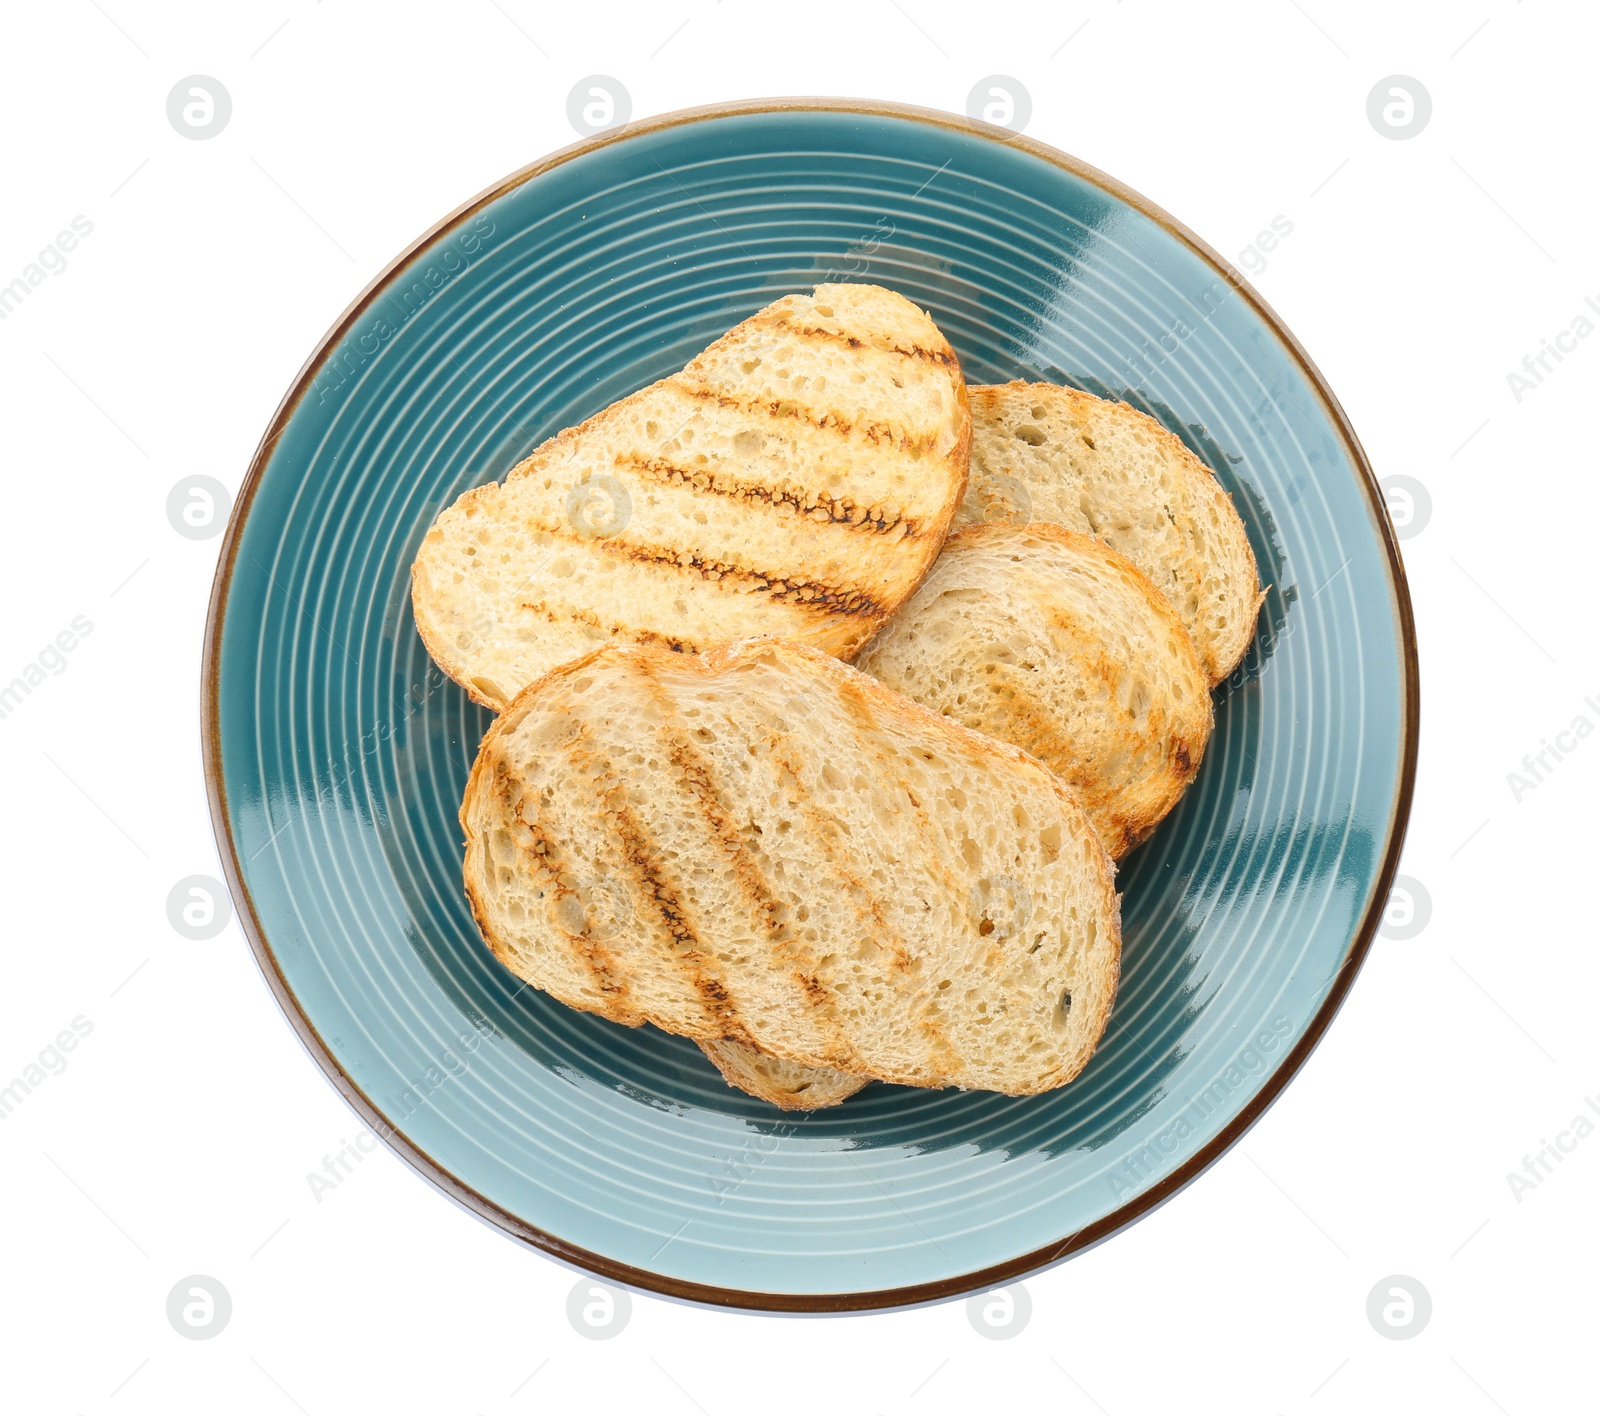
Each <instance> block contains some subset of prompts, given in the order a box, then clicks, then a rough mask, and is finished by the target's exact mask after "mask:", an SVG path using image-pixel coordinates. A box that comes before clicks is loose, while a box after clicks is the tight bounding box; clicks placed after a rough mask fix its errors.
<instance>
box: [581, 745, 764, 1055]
mask: <svg viewBox="0 0 1600 1416" xmlns="http://www.w3.org/2000/svg"><path fill="white" fill-rule="evenodd" d="M567 757H568V759H569V760H570V761H571V762H572V764H573V765H574V766H575V767H577V768H578V770H579V771H580V772H582V773H583V775H584V776H585V777H587V778H588V779H589V780H590V781H591V782H593V783H594V784H595V786H596V788H597V792H598V795H599V797H600V800H601V802H602V804H603V810H602V813H601V814H602V815H603V816H604V818H605V820H606V823H607V825H608V826H609V827H610V828H611V834H612V838H613V840H614V841H615V843H616V845H617V848H618V851H619V853H620V854H621V856H622V860H623V864H624V865H625V866H626V867H627V868H628V870H629V872H630V880H629V884H630V885H632V886H633V887H634V888H633V890H632V891H630V894H634V895H637V896H642V897H643V898H644V899H645V900H647V901H648V902H649V904H650V905H651V906H652V907H653V908H654V910H655V913H656V915H657V917H658V919H659V921H660V923H661V927H662V928H663V929H664V930H665V931H666V932H667V935H668V936H669V937H670V939H671V940H672V946H673V947H672V948H671V950H670V951H669V957H670V958H671V959H672V960H673V962H674V963H676V964H677V966H678V970H679V972H680V973H681V974H682V975H683V976H684V977H685V978H686V979H687V980H688V982H689V985H690V987H691V988H692V989H693V990H694V992H695V994H696V995H697V997H698V998H699V1000H700V1005H701V1010H702V1012H703V1013H705V1014H706V1016H707V1018H708V1020H709V1025H710V1028H711V1030H712V1031H713V1032H714V1033H715V1034H716V1035H717V1036H723V1037H734V1038H738V1039H740V1040H741V1041H743V1040H745V1039H746V1038H747V1034H746V1033H745V1031H744V1028H743V1026H742V1025H740V1024H739V1022H738V1015H737V1012H736V1010H735V1009H734V1008H733V1007H732V1005H731V1003H730V1001H729V998H728V991H727V988H726V987H725V986H724V984H723V982H722V979H721V977H720V975H719V973H718V971H717V969H716V966H715V965H714V964H713V963H712V961H711V960H710V958H709V957H708V956H707V953H706V951H705V949H704V948H703V947H702V946H701V943H700V937H699V935H698V934H696V933H695V930H694V925H693V924H692V923H691V922H690V919H689V914H688V911H687V910H686V909H685V907H684V904H683V901H682V899H681V898H680V897H679V895H678V892H677V891H676V890H675V889H674V888H673V886H672V883H671V882H670V881H669V880H668V879H667V877H666V875H665V873H664V872H663V871H662V869H661V868H660V865H659V864H658V862H659V861H660V859H661V852H660V848H659V847H658V846H657V845H656V843H655V842H654V841H653V840H652V839H651V838H650V835H649V833H648V832H647V831H646V830H645V829H644V824H643V823H642V822H641V821H640V820H639V818H638V816H637V815H636V814H635V813H634V810H633V808H632V807H631V806H629V805H628V799H627V788H626V787H625V786H624V785H623V784H622V783H621V782H619V781H617V780H616V778H614V777H613V776H612V775H611V774H610V772H609V771H608V770H607V767H606V766H605V765H604V764H602V763H601V762H600V761H599V760H598V758H597V757H595V756H594V755H593V754H591V753H588V752H584V751H581V750H579V749H578V748H577V746H576V745H569V746H568V748H567ZM652 1021H654V1019H652Z"/></svg>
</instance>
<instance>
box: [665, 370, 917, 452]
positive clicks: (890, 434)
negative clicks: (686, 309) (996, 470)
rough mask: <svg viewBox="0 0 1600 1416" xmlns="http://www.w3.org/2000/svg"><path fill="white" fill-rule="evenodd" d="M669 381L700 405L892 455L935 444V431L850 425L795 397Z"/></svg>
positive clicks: (872, 424) (850, 423)
mask: <svg viewBox="0 0 1600 1416" xmlns="http://www.w3.org/2000/svg"><path fill="white" fill-rule="evenodd" d="M685 372H686V373H687V372H688V371H687V370H685ZM671 382H672V385H673V387H674V388H676V389H677V390H678V391H679V392H680V393H684V394H687V395H688V396H689V397H690V398H697V399H699V400H700V401H701V402H703V403H714V404H716V405H717V407H718V408H735V409H738V410H739V411H740V412H741V413H743V414H745V415H746V416H747V417H749V418H750V419H752V420H753V421H760V420H763V419H765V420H776V419H779V418H789V419H794V420H796V421H798V422H802V423H805V424H807V425H808V426H809V427H812V428H815V429H816V430H817V431H818V432H821V433H834V434H837V435H838V436H839V437H841V438H852V437H860V438H864V439H866V441H867V442H869V443H871V444H872V445H873V446H874V447H891V448H893V449H894V450H895V451H896V452H904V453H908V454H909V455H910V456H912V457H921V456H923V455H925V454H926V453H929V452H932V451H933V449H934V448H935V447H937V446H938V444H939V437H940V434H939V433H938V432H937V431H935V432H931V433H928V434H927V435H926V436H924V437H916V436H914V435H913V434H911V433H908V432H907V431H906V430H905V429H904V428H897V427H895V425H894V424H893V423H884V422H876V421H874V422H859V423H852V422H849V421H848V420H847V419H845V418H842V417H840V416H839V414H837V413H830V412H823V411H820V410H818V409H816V408H813V407H812V406H811V405H810V404H808V403H802V402H801V401H800V400H799V399H797V398H770V399H751V398H739V397H736V396H735V395H733V394H730V393H723V392H722V391H721V390H720V389H715V388H710V387H708V386H706V385H705V384H693V383H689V382H687V381H686V380H684V379H681V378H676V379H673V380H672V381H671Z"/></svg>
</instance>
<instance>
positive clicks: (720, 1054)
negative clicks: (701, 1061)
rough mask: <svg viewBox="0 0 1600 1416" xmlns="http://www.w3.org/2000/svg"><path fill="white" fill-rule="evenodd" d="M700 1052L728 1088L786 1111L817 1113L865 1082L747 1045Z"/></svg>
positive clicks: (725, 1044) (720, 1044)
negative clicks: (715, 1067)
mask: <svg viewBox="0 0 1600 1416" xmlns="http://www.w3.org/2000/svg"><path fill="white" fill-rule="evenodd" d="M700 1050H701V1051H702V1052H704V1053H705V1055H706V1056H707V1057H709V1058H710V1059H711V1060H712V1061H713V1062H714V1063H716V1065H717V1070H718V1071H719V1072H721V1073H722V1075H723V1077H724V1079H725V1080H726V1081H727V1083H728V1085H729V1086H730V1087H738V1088H739V1090H740V1091H747V1092H749V1093H750V1095H751V1096H755V1097H760V1098H761V1100H762V1101H770V1102H771V1103H772V1104H773V1105H774V1106H781V1107H782V1108H783V1109H784V1110H785V1111H818V1110H820V1109H821V1108H822V1107H824V1106H837V1105H838V1104H839V1103H840V1102H841V1101H848V1100H849V1099H850V1098H851V1097H853V1096H854V1095H855V1094H856V1093H857V1092H858V1091H860V1090H861V1088H862V1087H864V1086H866V1084H867V1082H868V1080H869V1079H868V1078H866V1077H857V1076H852V1075H851V1074H850V1073H849V1072H840V1071H836V1070H835V1069H834V1068H832V1067H807V1066H806V1065H805V1063H803V1062H790V1061H789V1060H788V1059H786V1058H783V1057H769V1056H767V1055H766V1053H764V1052H757V1051H756V1050H755V1048H753V1047H751V1046H750V1045H749V1044H748V1043H743V1042H731V1041H729V1040H728V1039H727V1038H720V1039H718V1040H717V1041H716V1042H702V1043H701V1044H700Z"/></svg>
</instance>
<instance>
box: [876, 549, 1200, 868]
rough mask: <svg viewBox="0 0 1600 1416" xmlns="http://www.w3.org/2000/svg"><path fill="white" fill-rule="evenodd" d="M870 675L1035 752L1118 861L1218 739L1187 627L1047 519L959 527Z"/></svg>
mask: <svg viewBox="0 0 1600 1416" xmlns="http://www.w3.org/2000/svg"><path fill="white" fill-rule="evenodd" d="M857 662H858V664H859V666H860V667H861V668H862V669H864V670H865V671H866V672H868V673H870V674H872V675H873V676H874V677H875V678H877V679H879V680H881V681H882V682H883V683H885V684H887V685H888V686H889V687H890V688H892V689H894V690H895V691H896V692H897V693H903V694H905V695H906V697H908V698H913V699H915V700H916V701H917V702H918V703H922V704H925V705H926V706H927V707H929V708H935V709H937V710H938V711H939V712H941V713H946V714H948V715H949V716H950V717H952V718H954V719H955V720H956V721H957V722H959V723H964V724H965V725H966V726H967V727H969V728H974V729H976V730H977V731H979V732H985V733H989V734H990V735H992V736H994V737H997V738H1001V739H1002V740H1004V741H1006V742H1011V743H1015V744H1016V745H1017V746H1018V747H1020V748H1023V749H1025V750H1026V751H1028V752H1031V753H1032V754H1033V755H1034V756H1035V757H1037V758H1038V759H1039V760H1040V761H1041V762H1043V763H1044V764H1045V765H1046V766H1047V767H1049V768H1050V769H1051V770H1052V771H1054V772H1055V773H1056V774H1057V775H1058V776H1060V777H1061V778H1062V780H1063V781H1066V782H1068V783H1069V784H1070V785H1071V786H1072V787H1073V788H1074V789H1075V790H1076V791H1077V793H1078V796H1079V798H1080V799H1081V800H1082V802H1083V804H1084V807H1085V808H1086V809H1087V810H1088V813H1089V819H1090V820H1091V821H1093V822H1094V825H1095V829H1096V830H1097V831H1099V833H1100V839H1101V840H1102V841H1104V842H1105V846H1106V849H1107V850H1108V851H1110V852H1111V855H1112V857H1113V858H1117V857H1120V856H1122V855H1124V854H1125V853H1126V852H1127V851H1129V850H1130V849H1132V847H1134V846H1136V845H1137V844H1138V843H1139V842H1140V841H1142V840H1143V839H1144V838H1145V837H1146V836H1148V835H1149V834H1150V832H1151V831H1153V830H1154V829H1155V827H1156V823H1157V822H1159V821H1160V820H1161V818H1162V817H1163V816H1165V815H1166V814H1167V812H1168V811H1170V810H1171V809H1172V807H1173V806H1174V805H1175V804H1176V802H1177V800H1178V798H1179V797H1180V796H1182V795H1183V790H1184V788H1185V787H1187V786H1188V785H1189V783H1190V781H1191V780H1192V779H1193V777H1194V774H1195V772H1196V771H1197V770H1198V769H1199V767H1200V757H1201V754H1202V753H1203V752H1204V751H1205V747H1206V739H1207V738H1208V737H1209V736H1210V735H1211V691H1210V684H1209V683H1208V681H1207V679H1206V674H1205V670H1204V669H1202V668H1201V667H1200V660H1199V658H1198V657H1197V656H1196V654H1195V649H1194V645H1193V644H1192V643H1191V641H1190V639H1189V634H1188V631H1187V630H1186V629H1185V628H1184V626H1183V621H1182V620H1180V619H1179V618H1178V616H1177V614H1176V613H1175V612H1174V610H1173V608H1172V606H1171V605H1169V604H1168V603H1167V601H1166V600H1165V599H1164V598H1163V597H1162V595H1161V594H1160V593H1159V592H1158V591H1157V590H1156V588H1155V587H1154V586H1153V585H1151V583H1150V582H1149V581H1148V580H1147V579H1146V578H1145V577H1144V576H1143V575H1141V574H1140V573H1139V570H1138V569H1137V567H1135V566H1134V564H1133V563H1132V562H1131V561H1129V560H1127V559H1126V558H1124V557H1123V556H1119V555H1118V554H1117V553H1116V552H1115V551H1113V550H1111V549H1110V547H1108V546H1107V545H1105V543H1104V542H1102V541H1097V540H1095V539H1094V537H1092V536H1083V535H1079V534H1078V533H1077V532H1075V531H1068V530H1065V529H1064V528H1063V527H1060V526H1056V525H1053V524H1051V523H1048V522H1033V523H1031V524H1028V525H1020V524H1018V523H1015V522H990V523H986V524H982V525H977V526H963V527H961V528H959V529H958V530H957V531H955V532H954V533H953V534H952V535H951V537H950V539H949V541H948V542H947V543H946V545H945V549H944V554H943V555H941V556H940V557H939V560H938V562H937V563H936V564H935V565H934V568H933V571H932V573H931V574H929V576H928V578H927V579H926V580H925V581H923V583H922V588H921V589H920V590H918V591H917V593H916V594H915V595H913V596H912V597H911V601H910V603H909V604H907V605H906V607H905V609H904V610H902V611H901V612H900V614H899V615H898V616H896V617H895V619H894V620H892V621H891V622H890V623H889V624H888V625H887V626H885V628H884V629H883V631H882V632H881V633H880V634H879V635H878V637H877V638H876V639H874V640H873V641H872V643H871V644H869V645H868V646H867V648H866V649H865V650H864V651H863V652H862V654H861V657H860V659H859V660H858V661H857Z"/></svg>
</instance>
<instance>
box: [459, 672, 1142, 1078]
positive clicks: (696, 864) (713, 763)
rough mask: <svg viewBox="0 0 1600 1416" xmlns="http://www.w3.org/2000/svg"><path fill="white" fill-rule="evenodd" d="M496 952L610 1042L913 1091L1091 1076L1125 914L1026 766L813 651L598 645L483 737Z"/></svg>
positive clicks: (1079, 824)
mask: <svg viewBox="0 0 1600 1416" xmlns="http://www.w3.org/2000/svg"><path fill="white" fill-rule="evenodd" d="M461 822H462V826H463V829H464V830H465V833H466V861H465V878H466V887H467V894H468V896H469V898H470V900H471V902H472V907H473V911H474V914H475V915H476V917H477V920H478V924H479V927H480V929H481V930H482V932H483V936H484V939H485V940H486V941H487V942H488V944H489V946H490V948H491V949H492V950H493V951H494V953H495V954H496V956H497V957H498V958H499V959H500V960H501V961H502V962H503V963H504V964H505V965H506V966H507V967H508V968H510V969H511V970H512V971H513V972H514V973H516V974H517V975H518V976H519V977H521V978H523V979H525V980H527V981H528V982H529V983H531V984H533V985H534V986H535V987H538V988H542V989H545V990H547V991H548V992H550V993H551V994H553V995H554V996H555V997H557V998H559V999H561V1000H562V1001H563V1002H565V1003H568V1004H570V1005H571V1006H573V1007H575V1008H582V1009H586V1010H589V1011H592V1012H596V1013H600V1014H602V1015H604V1016H605V1017H608V1018H611V1019H614V1020H615V1021H617V1022H620V1023H626V1024H639V1023H644V1022H650V1023H654V1024H655V1025H656V1026H658V1027H661V1028H664V1029H666V1030H667V1031H669V1032H674V1033H679V1034H682V1035H684V1036H686V1037H690V1038H693V1039H695V1040H697V1041H709V1042H715V1041H718V1040H720V1039H728V1040H731V1041H733V1042H736V1043H743V1044H747V1045H749V1046H751V1047H753V1048H754V1049H756V1050H757V1051H759V1052H762V1053H765V1054H767V1055H769V1056H772V1057H777V1058H780V1059H786V1060H788V1061H791V1062H797V1063H803V1064H805V1065H806V1066H810V1067H820V1068H831V1069H833V1070H835V1071H840V1072H848V1073H850V1074H851V1075H853V1076H859V1077H881V1078H883V1079H884V1080H886V1081H892V1082H900V1083H904V1084H907V1085H911V1086H922V1087H944V1086H960V1087H971V1088H979V1089H984V1090H993V1091H999V1092H1004V1093H1007V1094H1009V1095H1014V1096H1020V1095H1029V1094H1032V1093H1035V1092H1041V1091H1046V1090H1048V1089H1050V1088H1052V1087H1057V1086H1060V1085H1062V1084H1063V1083H1065V1082H1067V1081H1069V1080H1070V1079H1071V1078H1072V1077H1074V1076H1076V1075H1077V1073H1078V1072H1079V1070H1080V1069H1081V1068H1082V1067H1083V1065H1084V1064H1085V1063H1086V1062H1087V1061H1088V1059H1089V1055H1090V1054H1091V1053H1092V1052H1093V1050H1094V1047H1095V1044H1096V1043H1097V1042H1098V1040H1099V1038H1100V1035H1101V1033H1102V1031H1103V1030H1104V1027H1105V1022H1106V1018H1107V1016H1108V1015H1109V1013H1110V1010H1111V1003H1112V998H1113V996H1114V994H1115V991H1116V980H1117V966H1118V956H1119V950H1120V932H1119V922H1118V902H1117V897H1116V893H1115V890H1114V888H1113V885H1112V867H1111V862H1110V859H1109V857H1108V856H1107V855H1106V852H1105V848H1104V847H1103V846H1102V845H1101V843H1100V840H1099V837H1098V836H1097V835H1096V834H1095V832H1094V828H1093V827H1092V826H1091V825H1090V823H1089V819H1088V817H1087V816H1086V815H1085V814H1084V811H1083V808H1082V807H1081V806H1080V805H1079V803H1078V800H1077V798H1076V797H1075V796H1074V795H1073V793H1072V792H1071V791H1070V790H1069V789H1068V788H1067V787H1066V785H1065V784H1064V783H1063V782H1062V781H1061V780H1060V779H1059V778H1058V777H1056V776H1055V775H1054V774H1053V773H1052V772H1050V771H1049V770H1048V769H1047V768H1046V767H1044V766H1043V765H1042V764H1041V763H1039V762H1038V761H1036V760H1035V759H1033V758H1031V757H1029V756H1028V755H1027V754H1026V753H1023V752H1021V751H1019V750H1018V749H1017V748H1014V747H1012V746H1010V745H1008V744H1006V743H1002V742H997V741H995V740H993V739H991V738H987V737H984V736H982V735H981V734H978V733H973V732H969V731H968V730H967V729H965V728H963V727H961V726H960V725H958V724H956V723H954V722H952V721H951V720H950V719H948V718H944V717H941V716H940V715H939V714H937V713H934V712H931V711H929V710H928V709H926V708H922V707H919V706H918V705H916V704H914V703H912V702H910V701H909V700H907V699H905V698H902V697H900V696H899V695H897V694H894V693H891V692H890V691H889V690H888V689H887V688H885V687H884V686H883V685H882V684H880V683H877V682H875V681H874V680H872V679H870V678H868V677H866V676H865V675H863V674H860V673H858V672H856V671H855V670H854V669H851V668H849V667H848V666H847V665H845V664H842V663H840V662H839V661H838V660H836V659H833V658H830V657H829V656H828V655H826V654H823V653H820V652H818V651H816V650H814V649H810V648H807V647H805V646H802V645H797V644H791V643H786V642H784V641H779V640H754V641H744V642H740V643H735V644H731V645H728V646H725V647H724V648H722V649H719V650H715V651H711V652H708V653H706V654H704V655H699V656H695V655H683V654H674V653H672V652H671V651H669V650H664V649H662V648H660V647H659V646H654V645H651V646H639V645H628V646H612V647H607V648H604V649H601V650H598V651H596V652H595V653H593V654H590V655H588V656H587V657H585V658H583V659H580V660H577V661H575V662H572V663H568V664H564V665H561V666H560V667H558V668H556V669H554V670H552V671H551V672H550V673H549V674H547V675H545V676H544V677H543V678H541V679H539V680H538V681H537V682H536V683H534V684H532V685H531V686H530V687H529V688H528V689H527V690H525V691H524V692H523V693H522V694H521V695H520V696H519V697H518V698H517V700H516V701H515V703H513V704H512V705H511V707H510V708H509V709H508V710H507V711H506V712H505V713H504V714H503V715H502V716H501V717H500V718H499V719H498V720H497V721H496V722H495V723H494V724H493V725H492V726H491V727H490V729H489V732H488V733H487V735H486V736H485V737H484V740H483V744H482V746H481V748H480V749H479V752H478V757H477V761H476V762H475V763H474V765H473V768H472V773H471V776H470V778H469V780H468V783H467V790H466V795H465V798H464V800H463V802H462V806H461Z"/></svg>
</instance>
